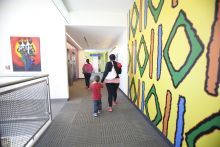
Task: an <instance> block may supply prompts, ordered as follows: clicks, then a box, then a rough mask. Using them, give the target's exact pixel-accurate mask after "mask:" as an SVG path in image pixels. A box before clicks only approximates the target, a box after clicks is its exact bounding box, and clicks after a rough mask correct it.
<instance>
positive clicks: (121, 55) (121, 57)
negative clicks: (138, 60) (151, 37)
mask: <svg viewBox="0 0 220 147" xmlns="http://www.w3.org/2000/svg"><path fill="white" fill-rule="evenodd" d="M127 42H128V41H127V30H126V28H125V31H124V32H123V34H121V36H120V38H119V40H118V45H117V47H116V48H115V49H114V50H113V51H112V52H110V53H109V55H110V54H115V55H116V54H118V62H120V63H121V64H122V73H121V75H120V85H119V88H120V89H121V90H122V91H123V92H124V93H125V94H127V91H128V47H127V44H128V43H127Z"/></svg>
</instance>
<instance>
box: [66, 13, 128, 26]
mask: <svg viewBox="0 0 220 147" xmlns="http://www.w3.org/2000/svg"><path fill="white" fill-rule="evenodd" d="M69 16H70V20H71V24H72V25H89V26H126V25H127V15H126V14H122V13H109V12H102V13H100V12H81V11H80V12H78V11H77V12H71V13H70V15H69ZM123 18H124V19H123Z"/></svg>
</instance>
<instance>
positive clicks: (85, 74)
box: [84, 73, 91, 88]
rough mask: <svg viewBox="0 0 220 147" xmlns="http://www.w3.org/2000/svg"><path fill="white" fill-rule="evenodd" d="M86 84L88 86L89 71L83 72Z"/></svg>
mask: <svg viewBox="0 0 220 147" xmlns="http://www.w3.org/2000/svg"><path fill="white" fill-rule="evenodd" d="M84 77H85V83H86V86H87V87H88V88H89V84H90V77H91V73H84Z"/></svg>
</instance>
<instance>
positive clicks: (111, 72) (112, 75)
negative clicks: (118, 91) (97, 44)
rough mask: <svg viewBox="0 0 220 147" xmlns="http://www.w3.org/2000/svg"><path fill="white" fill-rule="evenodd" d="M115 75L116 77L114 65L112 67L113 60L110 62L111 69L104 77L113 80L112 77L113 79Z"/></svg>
mask: <svg viewBox="0 0 220 147" xmlns="http://www.w3.org/2000/svg"><path fill="white" fill-rule="evenodd" d="M116 77H117V73H116V71H115V67H114V64H113V62H112V69H111V71H110V72H108V74H107V76H106V78H105V79H107V80H113V79H115V78H116Z"/></svg>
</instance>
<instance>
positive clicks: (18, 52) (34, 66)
mask: <svg viewBox="0 0 220 147" xmlns="http://www.w3.org/2000/svg"><path fill="white" fill-rule="evenodd" d="M10 39H11V52H12V62H13V70H14V71H41V59H40V38H39V37H11V38H10Z"/></svg>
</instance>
